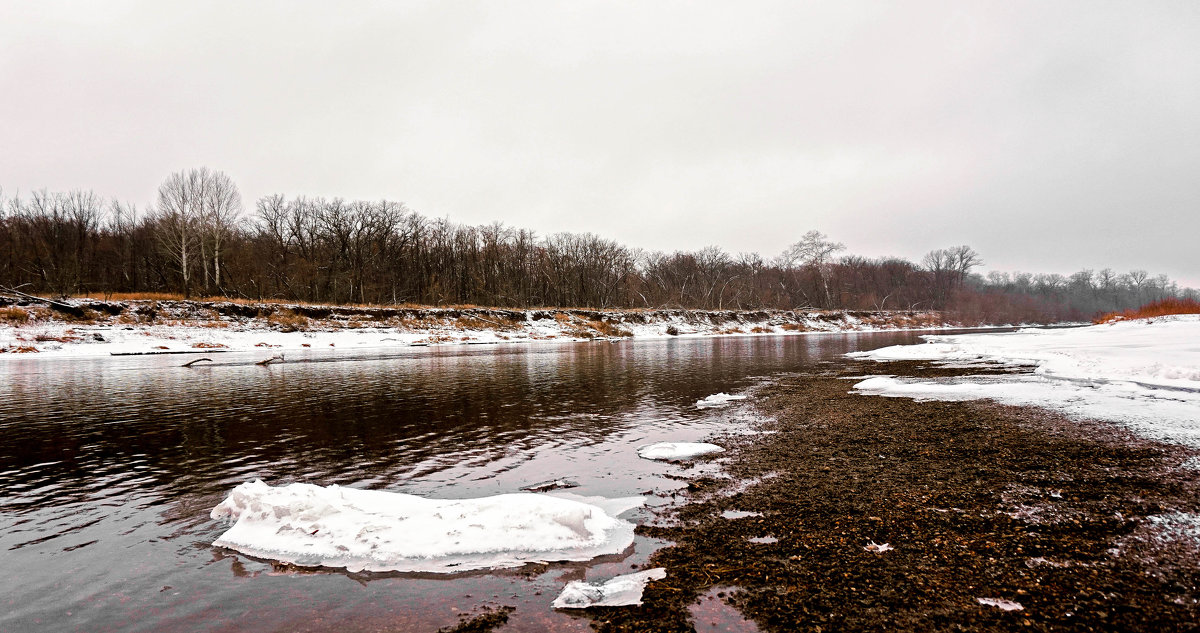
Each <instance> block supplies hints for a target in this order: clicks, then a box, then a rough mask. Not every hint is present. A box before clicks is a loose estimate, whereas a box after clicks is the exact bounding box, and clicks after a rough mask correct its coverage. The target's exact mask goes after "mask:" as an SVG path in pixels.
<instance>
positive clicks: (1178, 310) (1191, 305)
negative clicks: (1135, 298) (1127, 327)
mask: <svg viewBox="0 0 1200 633" xmlns="http://www.w3.org/2000/svg"><path fill="white" fill-rule="evenodd" d="M1171 314H1200V301H1196V300H1195V299H1177V298H1174V297H1172V298H1170V299H1162V300H1160V301H1154V302H1152V303H1147V304H1146V305H1144V306H1142V307H1140V308H1134V309H1133V310H1126V311H1124V312H1109V313H1108V314H1103V315H1101V316H1099V317H1097V318H1096V319H1094V320H1093V321H1092V323H1097V324H1099V323H1113V322H1115V321H1124V320H1126V319H1149V318H1153V317H1161V316H1168V315H1171Z"/></svg>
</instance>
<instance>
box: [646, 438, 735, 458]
mask: <svg viewBox="0 0 1200 633" xmlns="http://www.w3.org/2000/svg"><path fill="white" fill-rule="evenodd" d="M723 452H725V449H723V448H721V447H720V446H717V445H716V444H708V443H705V442H658V443H657V444H647V445H646V446H642V447H640V448H638V457H641V458H642V459H661V460H667V461H670V460H676V459H689V458H692V457H698V456H700V455H708V454H710V453H723Z"/></svg>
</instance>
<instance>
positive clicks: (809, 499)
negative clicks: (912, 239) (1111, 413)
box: [590, 360, 1200, 631]
mask: <svg viewBox="0 0 1200 633" xmlns="http://www.w3.org/2000/svg"><path fill="white" fill-rule="evenodd" d="M872 368H875V369H877V368H878V366H877V365H875V364H874V363H871V362H862V361H854V360H848V361H846V363H845V364H843V365H839V366H838V367H836V368H834V367H831V368H830V369H829V370H827V371H824V372H822V373H810V374H807V375H800V376H797V377H788V378H784V379H782V380H780V381H779V382H778V383H775V384H773V385H769V386H766V387H764V388H763V389H762V390H761V391H760V393H759V394H758V396H757V398H756V401H755V403H753V404H752V406H754V407H755V408H756V409H757V411H758V413H760V414H762V415H764V416H765V419H766V421H765V422H764V423H763V426H764V428H763V430H764V431H767V432H768V433H766V434H762V435H758V436H751V437H740V438H739V437H734V436H730V437H722V438H720V439H718V440H717V442H718V443H723V444H724V445H725V446H726V447H727V449H729V451H728V452H727V453H726V455H728V456H731V457H732V460H731V462H730V463H729V464H727V465H726V466H725V467H724V469H723V470H724V472H725V473H726V474H728V475H729V477H730V478H729V479H725V478H714V477H704V476H701V477H696V476H692V478H691V481H690V482H689V486H688V490H689V492H690V494H691V499H689V500H688V501H687V502H685V503H684V504H682V505H680V506H679V507H677V508H675V509H674V510H673V511H671V512H669V517H671V518H673V520H674V524H673V525H668V526H666V527H656V526H643V527H641V528H639V533H640V534H643V535H645V536H650V537H654V538H661V539H665V540H668V541H671V542H673V543H674V545H671V546H668V547H665V548H663V549H661V550H659V551H657V552H656V553H655V554H654V555H653V556H652V558H651V561H650V563H649V566H651V567H657V566H661V567H665V568H666V569H667V574H668V575H667V578H666V579H665V580H662V581H658V582H655V583H652V584H651V585H650V586H649V587H648V588H647V590H646V592H645V595H644V599H645V605H644V606H642V607H637V608H627V609H593V610H591V611H594V612H593V613H591V614H590V617H592V619H593V623H594V626H595V627H596V628H597V629H598V630H601V631H688V630H693V628H692V627H693V625H696V626H699V625H700V624H702V623H700V622H695V623H693V622H692V621H691V620H692V616H691V615H690V612H689V607H691V608H695V607H694V604H695V603H696V601H697V600H699V599H702V598H705V597H711V596H713V595H714V592H715V595H716V596H717V597H716V598H715V599H716V600H721V601H723V602H724V603H725V604H726V605H732V607H733V608H734V609H736V611H737V612H740V614H741V615H742V616H744V617H746V618H748V619H750V620H753V621H754V622H755V623H756V624H757V626H758V627H759V628H760V629H762V630H780V631H783V630H801V629H803V630H825V631H831V630H852V631H853V630H880V631H882V630H887V631H892V630H902V631H928V630H970V631H989V630H1012V629H1014V628H1018V627H1020V628H1029V629H1031V630H1079V631H1088V630H1144V631H1161V630H1187V629H1189V628H1194V627H1195V623H1196V622H1197V621H1200V590H1198V587H1200V569H1198V568H1197V567H1196V565H1195V560H1196V557H1197V555H1198V554H1200V538H1198V536H1197V535H1198V532H1197V531H1196V530H1197V525H1200V524H1198V523H1196V522H1195V520H1196V519H1197V517H1198V516H1200V515H1198V514H1197V513H1200V495H1198V494H1197V492H1200V470H1198V469H1196V468H1195V466H1194V463H1195V461H1196V458H1195V455H1196V454H1197V452H1196V451H1195V450H1193V449H1189V448H1187V447H1185V446H1179V445H1174V444H1167V443H1162V442H1156V441H1153V440H1148V439H1145V438H1142V437H1139V436H1137V435H1135V434H1133V433H1132V432H1129V431H1126V430H1124V429H1121V428H1120V427H1119V426H1118V425H1115V424H1108V423H1104V422H1096V421H1086V420H1077V419H1068V418H1066V417H1064V416H1062V415H1060V414H1057V413H1054V412H1051V411H1047V410H1043V409H1038V408H1032V407H1016V406H1007V405H999V404H994V403H987V402H935V401H923V402H917V401H913V400H910V399H899V398H881V397H874V396H866V395H860V394H855V393H850V387H851V385H852V384H853V382H852V380H850V379H851V378H853V377H859V376H862V375H864V374H869V373H873V372H872ZM888 371H889V372H890V373H895V374H901V375H907V376H915V377H933V376H940V377H947V376H957V375H962V374H964V373H967V372H968V371H969V373H972V374H975V375H979V374H980V373H987V372H992V373H997V374H1000V373H1014V372H1015V371H1016V370H1013V369H1005V368H993V369H986V370H982V371H981V369H980V368H972V369H970V370H963V369H953V368H946V367H937V366H936V365H934V364H932V363H924V362H893V363H889V365H888ZM1189 462H1190V463H1189ZM730 510H736V511H743V512H752V513H760V514H759V515H753V514H751V515H744V516H740V518H734V519H726V518H722V516H721V514H722V512H727V511H730ZM752 538H753V539H757V540H758V541H759V542H752V541H750V539H752ZM764 539H765V542H764V541H763V540H764ZM773 539H774V541H772V540H773ZM872 543H877V544H885V543H886V544H888V545H889V547H890V548H891V549H890V550H889V551H882V552H876V551H869V550H868V549H867V547H868V546H869V545H871V544H872ZM706 592H707V593H706ZM981 601H994V602H987V603H984V602H981ZM997 604H999V605H1004V606H1006V607H1008V608H1012V609H1013V610H1005V609H1004V608H1001V607H999V606H994V605H997ZM1016 605H1019V606H1020V608H1019V609H1016V608H1015V607H1016ZM725 608H727V609H728V608H729V607H725Z"/></svg>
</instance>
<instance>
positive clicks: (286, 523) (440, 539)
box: [211, 480, 644, 573]
mask: <svg viewBox="0 0 1200 633" xmlns="http://www.w3.org/2000/svg"><path fill="white" fill-rule="evenodd" d="M585 499H589V498H587V497H579V496H572V498H566V496H559V495H548V494H532V493H516V494H502V495H496V496H492V497H482V498H478V499H426V498H423V497H418V496H414V495H408V494H401V493H395V492H386V491H379V490H359V489H355V488H346V487H342V486H336V485H333V486H325V487H322V486H317V485H313V484H302V483H294V484H288V485H285V486H270V485H267V484H266V483H264V482H262V481H261V480H256V481H254V482H250V483H243V484H241V485H239V486H238V487H236V488H234V490H233V491H232V492H231V493H230V494H229V496H228V497H227V498H226V499H225V500H224V501H222V502H221V503H220V504H218V505H217V506H216V507H215V508H214V509H213V510H212V513H211V516H212V518H214V519H226V520H229V521H231V522H232V523H233V525H232V526H231V527H230V528H229V530H228V531H226V532H225V533H224V534H222V535H221V536H220V538H218V539H217V540H216V541H215V542H214V543H213V545H216V546H218V547H227V548H230V549H234V550H237V551H239V552H242V553H244V554H247V555H250V556H255V557H258V558H266V559H271V560H277V561H281V562H285V563H291V564H295V565H302V566H311V567H317V566H321V567H340V568H345V569H347V570H349V571H364V570H365V571H401V572H418V571H421V572H442V573H450V572H458V571H466V570H471V569H485V568H499V567H518V566H521V565H524V564H526V563H531V562H550V561H584V560H590V559H592V558H595V557H596V556H601V555H606V554H616V553H619V552H622V551H624V550H625V549H626V548H628V547H629V546H630V545H631V544H632V543H633V530H634V526H633V524H632V523H629V522H627V521H624V520H622V519H618V518H616V514H619V513H620V512H621V511H624V510H627V509H629V508H632V507H636V506H640V505H641V504H642V503H643V502H644V498H642V497H630V498H626V499H616V500H611V499H610V500H606V501H605V503H604V505H606V506H608V507H607V508H604V507H601V506H600V505H597V504H594V503H588V502H587V501H585Z"/></svg>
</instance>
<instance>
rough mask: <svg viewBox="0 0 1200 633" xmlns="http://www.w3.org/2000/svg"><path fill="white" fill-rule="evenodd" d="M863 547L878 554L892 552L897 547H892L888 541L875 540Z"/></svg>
mask: <svg viewBox="0 0 1200 633" xmlns="http://www.w3.org/2000/svg"><path fill="white" fill-rule="evenodd" d="M863 549H865V550H867V551H868V552H875V553H876V554H882V553H884V552H890V551H892V550H894V549H896V548H894V547H892V546H891V545H890V544H888V543H876V542H875V541H871V542H870V543H868V544H867V546H866V547H864V548H863Z"/></svg>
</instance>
